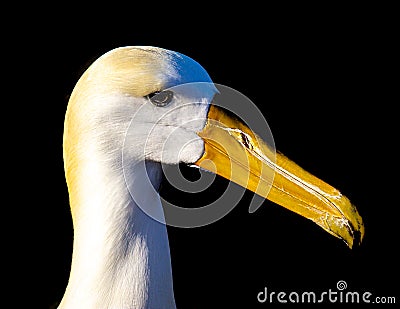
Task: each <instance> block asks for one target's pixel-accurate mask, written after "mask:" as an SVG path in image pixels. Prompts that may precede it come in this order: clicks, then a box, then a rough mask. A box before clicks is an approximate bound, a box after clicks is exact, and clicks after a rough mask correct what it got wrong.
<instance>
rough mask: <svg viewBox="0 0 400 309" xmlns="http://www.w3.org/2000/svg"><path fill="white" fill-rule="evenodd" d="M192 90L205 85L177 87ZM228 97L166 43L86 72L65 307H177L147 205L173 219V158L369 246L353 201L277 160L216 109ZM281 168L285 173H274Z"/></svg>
mask: <svg viewBox="0 0 400 309" xmlns="http://www.w3.org/2000/svg"><path fill="white" fill-rule="evenodd" d="M190 83H204V87H198V88H196V90H195V91H188V92H187V93H180V92H179V91H174V87H176V86H179V85H186V84H190ZM217 92H218V90H217V89H216V88H215V87H213V83H212V80H211V78H210V76H209V75H208V73H207V72H206V70H205V69H204V68H203V67H202V66H201V65H200V64H199V63H197V62H196V61H195V60H193V59H191V58H190V57H188V56H185V55H183V54H181V53H178V52H174V51H170V50H166V49H162V48H158V47H145V46H126V47H119V48H115V49H113V50H111V51H109V52H107V53H105V54H104V55H102V56H101V57H99V58H98V59H97V60H95V61H94V62H93V63H92V64H91V65H90V66H89V68H88V69H87V70H86V71H85V72H84V73H83V74H82V76H81V77H80V79H79V80H78V82H77V84H76V85H75V87H74V89H73V91H72V93H71V96H70V99H69V102H68V107H67V111H66V115H65V122H64V136H63V158H64V169H65V177H66V182H67V186H68V193H69V204H70V208H71V215H72V219H73V228H74V239H73V253H72V263H71V271H70V276H69V280H68V284H67V287H66V290H65V293H64V296H63V298H62V300H61V303H60V305H59V308H68V309H69V308H72V309H79V308H85V309H89V308H96V309H98V308H102V309H105V308H113V309H116V308H124V309H125V308H135V309H144V308H150V309H157V308H176V304H175V299H174V292H173V277H172V269H171V259H170V249H169V244H168V235H167V227H166V222H163V221H162V220H156V219H155V218H154V217H153V216H152V215H149V214H148V213H147V211H146V210H144V208H143V205H144V204H145V208H146V209H150V210H151V211H152V212H154V213H156V214H158V216H161V217H162V214H163V210H162V209H163V208H162V203H161V199H160V196H159V195H158V193H157V192H158V190H159V186H160V183H161V180H162V176H163V172H162V166H161V164H162V163H167V164H182V163H186V164H188V165H191V166H197V167H198V168H200V169H202V170H207V171H209V172H212V173H215V174H218V175H220V176H222V177H225V178H227V179H229V180H231V181H233V182H235V183H237V184H238V185H240V186H242V187H244V188H246V189H248V190H251V191H253V192H255V193H256V194H257V195H259V196H261V197H263V198H266V199H269V200H271V201H272V202H274V203H276V204H279V205H281V206H283V207H285V208H287V209H289V210H291V211H294V212H296V213H298V214H300V215H301V216H303V217H306V218H308V219H310V220H311V221H313V222H314V223H316V224H317V225H318V226H320V227H321V228H323V229H324V230H325V231H327V232H328V233H330V234H332V235H334V236H336V237H338V238H340V239H342V240H343V241H344V242H345V243H346V244H347V245H348V246H349V247H350V248H351V247H352V246H353V245H356V244H359V243H360V242H361V240H362V238H363V235H364V226H363V222H362V219H361V217H360V215H359V213H358V212H357V210H356V208H355V207H354V206H353V205H352V203H351V202H350V201H349V199H347V198H346V197H345V196H344V195H342V194H341V193H340V192H339V191H338V190H337V189H335V188H333V187H332V186H330V185H328V184H327V183H325V182H323V181H322V180H320V179H318V178H317V177H315V176H313V175H311V174H310V173H308V172H306V171H305V170H304V169H302V168H301V167H299V166H298V165H296V164H295V163H294V162H293V161H291V160H289V159H288V158H287V157H285V156H284V155H282V154H280V153H276V157H274V159H271V156H272V155H271V153H272V152H271V149H270V148H269V146H268V144H267V143H266V142H264V141H263V140H261V139H260V137H259V135H257V134H256V133H254V132H253V131H252V130H251V129H250V127H249V126H248V125H246V123H245V122H244V121H241V120H240V118H239V117H233V116H232V115H231V114H230V113H228V112H226V111H225V110H224V109H223V108H221V107H219V106H217V105H215V104H213V99H214V97H215V95H216V93H217ZM138 111H140V115H139V116H138ZM192 119H193V120H196V121H191V120H192ZM127 132H128V133H127ZM171 135H173V136H174V137H173V138H171V137H170V136H171ZM140 166H145V167H146V169H145V170H146V175H143V169H142V168H139V167H140ZM271 169H273V173H274V177H273V178H272V179H271V178H268V177H264V173H265V170H271ZM145 178H147V179H149V181H144V179H145ZM132 188H133V189H132ZM265 188H269V189H268V190H266V189H265ZM154 192H156V194H154Z"/></svg>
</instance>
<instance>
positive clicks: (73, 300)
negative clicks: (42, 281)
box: [60, 159, 175, 308]
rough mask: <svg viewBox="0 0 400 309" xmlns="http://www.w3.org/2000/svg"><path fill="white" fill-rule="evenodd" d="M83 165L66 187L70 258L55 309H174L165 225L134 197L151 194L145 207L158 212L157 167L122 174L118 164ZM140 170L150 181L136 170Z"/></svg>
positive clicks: (149, 165)
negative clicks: (70, 221)
mask: <svg viewBox="0 0 400 309" xmlns="http://www.w3.org/2000/svg"><path fill="white" fill-rule="evenodd" d="M84 161H85V160H83V162H81V164H80V166H82V169H80V170H78V171H76V174H75V175H78V177H76V178H75V181H74V184H73V185H72V184H70V183H69V193H70V198H71V199H70V203H71V208H72V209H73V221H74V244H73V258H72V265H71V274H70V279H69V283H68V286H67V289H66V292H65V295H64V298H63V300H62V302H61V305H60V308H175V301H174V296H173V286H172V271H171V261H170V251H169V244H168V236H167V229H166V226H165V224H163V223H160V222H158V221H156V220H154V219H153V218H151V217H150V216H148V215H147V214H146V213H145V212H144V211H143V210H142V208H141V207H139V204H140V203H141V201H143V200H141V199H140V197H138V196H134V195H135V194H136V195H137V194H138V193H140V194H141V195H142V196H150V197H151V198H149V199H148V200H144V201H146V207H149V208H148V209H153V210H156V212H157V213H162V208H161V202H160V198H159V196H158V194H154V192H155V190H154V189H158V186H159V184H160V181H161V167H160V164H158V163H154V162H142V163H143V164H139V165H135V166H136V168H135V167H134V168H133V169H131V170H129V172H128V174H126V173H125V174H124V173H123V169H122V168H121V166H122V165H121V164H105V163H104V161H102V160H93V159H91V160H90V162H86V164H85V162H84ZM100 162H103V163H100ZM114 163H115V162H114ZM116 166H117V167H116ZM143 166H145V167H146V169H147V175H148V177H149V178H148V179H149V180H150V181H149V182H145V181H140V180H143V179H141V176H140V173H141V172H142V171H139V170H135V169H140V168H139V167H143ZM111 167H112V168H111ZM67 180H68V179H67ZM135 188H137V189H135ZM74 203H78V205H74Z"/></svg>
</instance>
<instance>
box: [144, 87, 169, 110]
mask: <svg viewBox="0 0 400 309" xmlns="http://www.w3.org/2000/svg"><path fill="white" fill-rule="evenodd" d="M173 96H174V93H173V92H172V91H170V90H164V91H160V92H153V93H151V94H149V95H148V96H147V97H148V98H149V100H150V101H151V103H153V104H154V105H155V106H158V107H164V106H167V105H168V104H169V103H170V102H171V101H172V98H173Z"/></svg>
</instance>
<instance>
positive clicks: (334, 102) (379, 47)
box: [26, 10, 399, 308]
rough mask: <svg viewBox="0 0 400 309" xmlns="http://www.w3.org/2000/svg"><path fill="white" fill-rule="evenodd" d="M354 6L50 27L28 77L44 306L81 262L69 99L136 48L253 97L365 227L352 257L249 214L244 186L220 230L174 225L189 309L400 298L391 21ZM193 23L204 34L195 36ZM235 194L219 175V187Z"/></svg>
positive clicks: (294, 218)
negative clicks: (114, 57)
mask: <svg viewBox="0 0 400 309" xmlns="http://www.w3.org/2000/svg"><path fill="white" fill-rule="evenodd" d="M345 12H346V10H344V11H343V12H341V13H338V14H332V16H328V15H327V14H326V11H322V12H320V13H319V14H313V13H309V14H308V15H303V14H300V15H297V14H296V12H292V15H286V13H285V12H281V14H280V15H279V18H274V19H269V17H271V16H273V15H274V14H269V15H268V16H265V19H263V18H262V17H257V18H255V19H257V20H258V22H257V23H254V24H253V23H251V24H250V23H248V22H245V21H241V19H235V18H234V16H232V15H229V14H227V13H226V14H225V15H226V16H227V17H228V18H227V19H228V20H229V22H230V23H225V22H222V23H220V24H219V25H218V26H217V25H216V24H213V21H214V20H217V19H218V16H217V15H213V16H209V18H208V17H203V18H194V17H193V19H192V18H190V17H189V18H187V19H185V20H184V21H182V22H181V23H177V24H175V25H173V26H172V25H167V24H163V23H162V21H163V20H162V19H161V20H160V18H161V17H163V14H160V17H159V19H151V20H152V21H153V22H154V20H157V21H158V22H159V23H158V24H157V25H158V26H156V27H154V28H155V29H156V30H154V31H153V30H149V28H148V27H140V25H141V23H140V22H138V23H135V24H134V23H132V24H129V23H128V24H124V25H121V26H119V25H113V27H111V25H110V23H109V22H107V21H104V20H98V21H96V22H90V23H89V22H88V23H86V24H85V23H83V25H79V26H77V25H74V18H73V16H71V20H70V21H69V25H68V27H66V29H67V30H65V28H62V27H60V28H57V29H56V30H55V32H51V31H50V28H51V27H52V25H53V23H50V24H47V25H46V26H44V27H43V28H40V30H38V31H37V32H36V34H37V37H35V39H36V41H35V44H34V45H33V46H30V48H31V49H34V50H35V52H36V53H37V56H36V58H35V60H34V65H35V68H34V69H32V71H31V72H30V74H32V77H33V79H35V78H37V80H36V81H35V82H37V83H38V86H37V87H36V93H35V95H36V97H41V98H42V99H41V100H40V101H38V102H37V103H38V104H37V106H38V108H35V112H38V115H37V116H36V117H37V118H36V119H35V121H34V123H32V125H35V126H36V127H37V128H38V129H39V132H38V135H35V136H39V137H40V138H39V140H38V142H39V143H40V144H38V145H40V147H39V146H36V147H37V149H34V150H35V151H34V153H35V155H36V156H35V157H37V162H35V164H34V166H31V167H30V168H32V169H35V175H39V176H40V177H39V178H38V180H35V179H31V180H32V186H33V187H35V188H36V190H35V191H34V193H33V194H31V195H30V196H29V201H37V200H40V201H41V205H40V207H39V208H38V213H39V215H40V216H39V217H40V219H38V220H40V221H36V222H38V224H37V225H36V224H35V225H36V227H37V229H33V230H34V231H35V230H40V232H41V234H40V238H39V237H38V239H40V241H39V243H40V245H41V246H40V247H39V246H38V245H37V242H36V246H34V247H33V248H32V249H30V250H29V255H32V256H34V257H35V258H37V260H38V261H40V262H41V263H40V264H37V266H35V267H36V268H37V269H39V270H40V276H42V278H44V280H42V281H41V282H43V283H40V284H39V283H36V284H35V287H39V288H40V292H38V294H37V295H39V296H40V297H39V298H40V299H43V300H44V307H54V306H56V304H57V303H58V302H59V301H60V300H61V298H62V295H63V292H64V289H65V287H66V284H67V280H68V276H69V267H70V262H71V253H72V237H73V230H72V220H71V216H70V213H69V205H68V192H67V187H66V183H65V179H64V170H63V161H62V130H63V120H64V114H65V110H66V107H67V102H68V97H69V94H70V93H71V91H72V89H73V87H74V85H75V83H76V81H77V80H78V79H79V77H80V75H81V74H82V73H83V72H84V70H85V69H86V68H87V67H88V65H89V64H90V63H91V62H92V61H94V60H95V59H96V58H97V57H99V56H100V55H102V54H103V53H105V52H107V51H109V50H110V49H112V48H115V47H119V46H126V45H152V46H158V47H163V48H166V49H171V50H175V51H177V52H180V53H183V54H186V55H187V56H190V57H191V58H193V59H195V60H196V61H198V62H199V63H200V64H201V65H202V66H203V67H204V68H205V69H206V70H207V71H208V73H209V75H210V76H211V78H212V79H213V81H214V82H216V83H219V84H223V85H227V86H230V87H232V88H234V89H236V90H238V91H240V92H242V93H244V94H245V95H246V96H248V97H249V98H250V99H251V100H252V101H253V102H254V103H255V104H256V105H257V106H258V107H259V108H260V109H261V111H262V112H263V114H264V116H265V118H266V120H267V121H268V124H269V126H270V128H271V130H272V133H273V136H274V139H275V144H276V148H277V149H278V150H280V151H281V152H283V153H284V154H285V155H287V156H288V157H289V158H291V159H292V160H294V161H295V162H297V163H298V164H299V165H301V166H302V167H303V168H305V169H306V170H308V171H310V172H311V173H313V174H314V175H316V176H318V177H320V178H321V179H323V180H325V181H326V182H328V183H330V184H331V185H333V186H335V187H336V188H338V189H339V190H340V191H341V192H342V193H344V194H345V195H347V196H348V197H349V198H350V200H351V201H352V202H353V203H354V204H355V205H357V208H358V210H359V212H360V214H361V215H362V217H363V219H364V222H365V229H366V234H365V238H364V242H363V243H362V245H361V246H360V247H359V248H355V249H353V250H350V249H348V248H347V247H346V245H345V244H344V243H343V242H342V241H340V240H338V239H336V238H334V237H333V236H331V235H329V234H328V233H326V232H324V231H323V230H322V229H321V228H319V227H318V226H316V225H315V224H313V223H312V222H311V221H308V220H306V219H304V218H302V217H300V216H298V215H295V214H293V213H291V212H289V211H287V210H286V209H284V208H282V207H280V206H277V205H275V204H273V203H272V202H269V201H265V202H264V204H263V206H262V207H261V208H260V209H259V210H258V211H257V212H255V213H254V214H249V213H248V205H249V201H250V200H251V197H252V194H251V193H250V192H246V194H245V196H244V198H243V200H242V201H241V203H240V204H239V205H238V206H237V207H236V208H235V209H234V210H233V211H232V212H231V213H229V214H228V215H227V216H226V217H224V218H223V219H222V220H220V221H218V222H216V223H214V224H212V225H208V226H205V227H202V228H196V229H179V228H170V227H169V228H168V232H169V239H170V248H171V256H172V267H173V278H174V290H175V298H176V303H177V307H178V308H238V307H241V308H263V307H267V304H259V303H258V302H257V299H256V296H257V294H258V292H260V291H261V290H263V289H264V287H268V289H269V290H270V291H276V292H279V291H285V292H291V291H296V292H298V293H301V292H303V291H315V292H322V291H326V290H328V289H332V290H336V283H337V281H339V280H345V281H346V282H347V285H348V289H347V290H348V291H358V292H364V291H370V292H371V293H373V297H375V296H396V297H397V301H398V300H399V298H398V282H396V278H397V273H398V267H397V263H398V257H399V256H398V253H397V252H396V251H395V248H396V247H397V246H398V240H397V235H398V232H397V229H396V228H397V224H398V216H397V215H396V209H397V208H398V207H399V205H398V189H396V188H395V185H397V180H396V176H395V172H396V169H397V163H396V161H395V160H394V158H395V157H396V155H397V154H396V152H397V151H396V150H395V145H396V144H397V141H398V139H397V138H396V136H397V131H396V129H395V128H396V127H397V123H396V121H394V120H393V119H395V117H394V116H395V114H396V113H397V112H395V105H397V104H398V103H397V102H395V100H394V99H393V98H391V96H390V95H389V93H390V90H391V89H392V90H393V85H394V83H393V78H394V76H393V69H392V60H391V58H390V57H391V53H392V52H393V46H394V45H393V38H392V37H391V35H390V29H391V28H392V23H391V20H390V18H389V19H385V18H380V19H379V20H378V19H377V17H378V16H377V15H374V13H373V10H371V11H369V12H368V14H364V13H363V12H361V11H358V10H355V11H352V12H351V13H349V14H346V13H345ZM376 14H378V15H379V13H376ZM164 17H165V16H164ZM167 17H171V16H170V15H168V14H167ZM174 17H175V18H178V17H177V16H174ZM229 17H231V19H229ZM380 17H381V16H380ZM239 20H240V22H239ZM164 21H165V20H164ZM236 21H237V22H236ZM53 22H55V21H53ZM145 22H150V21H147V20H146V19H143V23H142V25H143V24H144V23H145ZM201 23H203V24H208V25H209V27H202V24H201ZM194 24H197V25H200V27H198V28H196V30H194V29H190V27H191V26H193V25H194ZM183 27H185V28H186V27H188V28H189V30H188V31H187V32H184V31H183V30H180V29H182V28H183ZM39 76H40V77H39ZM32 103H33V102H29V104H32ZM32 122H33V121H32ZM36 168H38V171H36ZM225 186H226V182H225V180H222V179H218V180H217V182H216V183H215V186H214V188H215V190H216V191H218V190H219V189H221V190H222V189H223V188H224V187H225ZM164 188H166V189H165V192H164V193H165V194H168V190H171V189H168V185H167V184H165V186H164ZM26 199H27V200H28V197H26ZM181 202H182V206H184V205H185V203H190V202H191V201H190V197H187V196H184V195H182V199H181ZM32 204H34V202H32ZM39 248H40V249H39ZM31 260H32V261H36V259H33V258H32V259H31ZM39 265H40V266H39ZM32 267H33V266H32ZM371 299H372V298H371Z"/></svg>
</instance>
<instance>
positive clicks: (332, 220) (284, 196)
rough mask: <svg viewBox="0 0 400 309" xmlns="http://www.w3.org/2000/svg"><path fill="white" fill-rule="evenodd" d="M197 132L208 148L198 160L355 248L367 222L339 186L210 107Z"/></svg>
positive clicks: (210, 169) (212, 106)
mask: <svg viewBox="0 0 400 309" xmlns="http://www.w3.org/2000/svg"><path fill="white" fill-rule="evenodd" d="M198 135H199V136H200V137H201V138H202V139H203V140H204V144H205V151H204V154H203V156H202V157H201V158H200V159H199V160H198V161H197V162H196V163H195V164H196V165H198V166H199V167H201V168H203V169H206V170H209V171H211V172H214V173H216V174H218V175H220V176H223V177H225V178H227V179H230V180H231V181H233V182H235V183H237V184H239V185H241V186H242V187H244V188H247V189H249V190H251V191H253V192H255V193H257V194H258V195H260V196H262V197H264V198H267V199H269V200H270V201H272V202H274V203H277V204H279V205H281V206H283V207H285V208H287V209H289V210H291V211H294V212H295V213H297V214H299V215H301V216H303V217H306V218H307V219H310V220H312V221H314V222H315V223H316V224H318V225H319V226H320V227H322V228H323V229H324V230H326V231H327V232H329V233H330V234H332V235H334V236H336V237H338V238H341V239H343V240H344V241H345V242H346V244H347V245H348V246H349V247H350V248H352V247H353V244H360V243H361V240H362V238H363V236H364V225H363V222H362V218H361V216H360V215H359V214H358V212H357V209H356V208H355V207H354V206H353V205H352V204H351V202H350V201H349V199H348V198H347V197H345V196H344V195H342V194H341V193H340V192H339V191H338V190H337V189H335V188H333V187H332V186H330V185H329V184H327V183H325V182H323V181H322V180H320V179H318V178H317V177H315V176H313V175H311V174H310V173H308V172H307V171H305V170H303V169H302V168H301V167H300V166H298V165H297V164H295V163H294V162H292V161H291V160H289V159H288V158H287V157H285V156H283V155H282V154H279V153H275V152H274V151H273V150H272V149H271V148H270V147H269V146H268V145H267V144H266V143H265V142H263V141H262V140H261V139H260V138H259V137H258V136H257V135H256V134H255V133H253V132H252V131H251V130H250V129H249V128H248V127H247V126H246V125H245V124H244V123H243V122H241V121H240V120H238V119H233V118H231V117H230V116H228V115H227V114H226V113H225V112H224V111H223V110H222V109H221V108H219V107H216V106H214V105H211V107H210V110H209V112H208V120H207V124H206V126H205V127H204V129H203V130H202V131H201V132H198Z"/></svg>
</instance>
